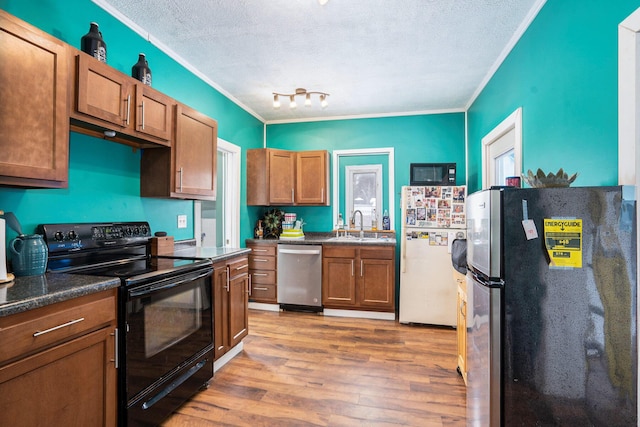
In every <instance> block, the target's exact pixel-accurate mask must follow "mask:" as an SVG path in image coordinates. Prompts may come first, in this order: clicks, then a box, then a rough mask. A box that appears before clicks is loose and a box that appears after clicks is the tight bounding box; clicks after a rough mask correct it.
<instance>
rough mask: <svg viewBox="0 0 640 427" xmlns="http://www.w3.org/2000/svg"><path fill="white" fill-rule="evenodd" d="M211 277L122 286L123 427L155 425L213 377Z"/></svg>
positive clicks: (204, 272)
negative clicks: (123, 333)
mask: <svg viewBox="0 0 640 427" xmlns="http://www.w3.org/2000/svg"><path fill="white" fill-rule="evenodd" d="M211 272H212V270H211V268H210V267H208V268H206V269H201V270H198V271H195V272H190V273H187V274H182V275H175V276H173V277H170V278H164V279H162V280H156V281H153V282H147V283H145V284H140V285H137V286H134V287H124V286H123V289H122V292H123V293H124V294H125V295H123V296H124V297H125V298H124V301H126V302H125V303H124V304H123V305H122V306H121V310H122V313H121V319H122V318H124V319H126V324H125V325H123V329H122V330H124V331H126V332H125V337H124V340H123V341H124V342H123V343H122V344H123V346H124V349H122V350H121V359H120V360H123V359H124V366H122V367H121V369H120V396H121V399H123V400H121V416H122V417H123V418H121V421H122V425H129V426H131V425H156V424H159V423H160V422H161V421H162V420H163V419H164V418H165V417H166V416H167V415H169V414H170V413H171V412H172V411H173V410H175V409H176V408H177V407H179V406H180V405H181V404H182V403H183V402H184V401H185V400H187V399H188V398H190V397H191V396H192V395H193V394H194V393H195V392H196V391H198V389H200V388H202V387H203V386H206V385H207V384H208V381H209V380H210V379H211V377H213V328H212V326H213V323H212V300H211V289H212V288H211ZM122 409H124V410H122Z"/></svg>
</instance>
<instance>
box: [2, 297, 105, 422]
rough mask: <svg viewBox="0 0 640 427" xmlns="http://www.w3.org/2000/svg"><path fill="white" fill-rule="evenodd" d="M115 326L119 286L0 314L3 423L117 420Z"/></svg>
mask: <svg viewBox="0 0 640 427" xmlns="http://www.w3.org/2000/svg"><path fill="white" fill-rule="evenodd" d="M79 319H83V320H79ZM74 321H75V322H74ZM62 324H68V325H67V326H63V327H58V326H60V325H62ZM115 331H116V294H115V290H110V291H104V292H100V293H97V294H93V295H88V296H84V297H80V298H77V299H74V300H69V301H65V302H62V303H57V304H52V305H50V306H46V307H43V308H38V309H34V310H31V311H28V312H23V313H19V314H16V315H12V316H7V317H4V318H0V342H3V343H4V344H5V345H3V347H9V346H8V345H6V344H7V343H9V342H11V343H12V345H11V347H13V348H11V349H9V350H7V351H3V352H2V354H0V396H2V398H0V425H3V426H5V425H6V426H9V425H10V426H34V425H43V424H46V425H52V426H53V425H56V426H58V425H59V426H63V425H64V426H72V425H75V426H115V425H116V413H117V406H116V405H117V400H116V397H117V394H116V393H117V391H116V390H117V388H116V382H117V375H116V366H115V359H116V354H115ZM18 352H20V353H21V354H19V355H18V354H17V353H18Z"/></svg>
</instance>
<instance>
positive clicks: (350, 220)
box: [349, 210, 356, 230]
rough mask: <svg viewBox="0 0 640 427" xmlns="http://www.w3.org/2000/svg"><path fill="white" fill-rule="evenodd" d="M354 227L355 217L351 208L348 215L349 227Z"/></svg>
mask: <svg viewBox="0 0 640 427" xmlns="http://www.w3.org/2000/svg"><path fill="white" fill-rule="evenodd" d="M354 228H356V217H355V216H353V210H352V211H351V216H350V217H349V229H351V230H353V229H354Z"/></svg>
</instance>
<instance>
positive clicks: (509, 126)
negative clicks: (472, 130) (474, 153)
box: [482, 107, 522, 188]
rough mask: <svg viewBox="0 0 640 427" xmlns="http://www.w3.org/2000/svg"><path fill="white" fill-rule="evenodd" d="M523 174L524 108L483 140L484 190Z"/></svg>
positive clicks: (505, 120) (518, 110)
mask: <svg viewBox="0 0 640 427" xmlns="http://www.w3.org/2000/svg"><path fill="white" fill-rule="evenodd" d="M521 172H522V107H520V108H518V109H517V110H516V111H514V112H513V113H511V114H510V115H509V117H507V118H506V119H504V120H503V121H502V122H501V123H500V124H499V125H498V126H496V127H495V129H493V130H492V131H491V132H489V133H488V134H487V135H486V136H485V137H484V138H482V188H490V187H491V186H492V185H505V179H506V178H507V177H510V176H518V177H519V176H520V175H521Z"/></svg>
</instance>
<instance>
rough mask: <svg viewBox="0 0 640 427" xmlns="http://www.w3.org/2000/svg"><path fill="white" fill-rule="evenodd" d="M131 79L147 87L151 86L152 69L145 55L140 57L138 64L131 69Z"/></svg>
mask: <svg viewBox="0 0 640 427" xmlns="http://www.w3.org/2000/svg"><path fill="white" fill-rule="evenodd" d="M131 77H133V78H135V79H138V80H140V81H141V82H142V83H144V84H146V85H147V86H151V68H149V63H148V62H147V60H146V58H145V56H144V53H141V54H139V55H138V62H136V63H135V64H134V65H133V67H131Z"/></svg>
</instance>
